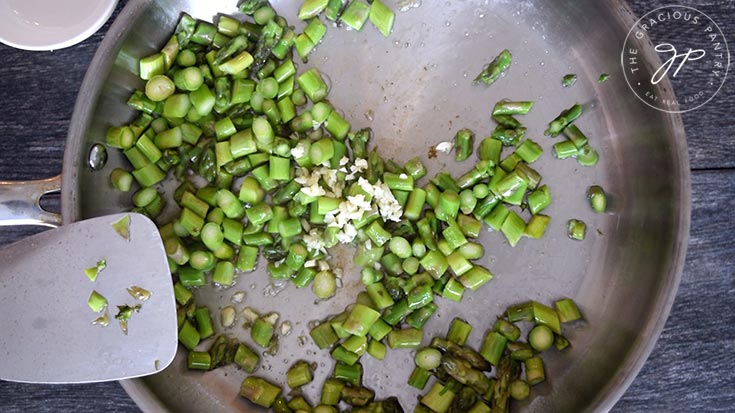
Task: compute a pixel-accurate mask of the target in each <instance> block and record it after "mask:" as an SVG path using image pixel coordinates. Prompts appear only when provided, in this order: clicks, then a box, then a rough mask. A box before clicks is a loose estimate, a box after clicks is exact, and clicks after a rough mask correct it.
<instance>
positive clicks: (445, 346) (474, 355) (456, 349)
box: [431, 337, 492, 371]
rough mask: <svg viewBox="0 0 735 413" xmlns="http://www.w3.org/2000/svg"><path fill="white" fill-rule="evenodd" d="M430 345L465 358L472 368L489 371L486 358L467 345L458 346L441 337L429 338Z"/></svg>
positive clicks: (489, 367)
mask: <svg viewBox="0 0 735 413" xmlns="http://www.w3.org/2000/svg"><path fill="white" fill-rule="evenodd" d="M431 346H432V347H434V348H438V349H439V350H442V351H445V352H447V353H449V354H450V355H451V356H453V357H458V358H461V359H463V360H466V361H467V362H469V363H470V365H471V366H472V368H475V369H477V370H480V371H490V369H491V368H492V366H491V365H490V363H488V362H487V360H485V358H484V357H482V355H480V353H478V352H477V351H475V350H473V349H471V348H469V347H467V346H460V345H458V344H457V343H454V342H451V341H449V340H446V339H443V338H441V337H434V339H432V340H431Z"/></svg>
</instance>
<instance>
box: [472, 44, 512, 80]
mask: <svg viewBox="0 0 735 413" xmlns="http://www.w3.org/2000/svg"><path fill="white" fill-rule="evenodd" d="M512 61H513V55H512V54H511V53H510V52H509V51H508V49H505V50H503V51H502V52H500V54H499V55H498V56H497V57H495V59H493V61H492V62H490V63H488V65H487V66H485V68H484V69H483V70H482V72H480V74H479V75H477V77H476V78H475V82H482V83H484V84H486V85H492V84H493V83H494V82H495V81H496V80H498V78H499V77H500V76H501V75H502V74H503V72H505V71H506V70H508V68H509V67H510V64H511V62H512Z"/></svg>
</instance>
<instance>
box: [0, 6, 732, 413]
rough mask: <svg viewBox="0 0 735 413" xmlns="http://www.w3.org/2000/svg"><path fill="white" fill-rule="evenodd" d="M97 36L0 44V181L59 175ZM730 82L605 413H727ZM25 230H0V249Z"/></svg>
mask: <svg viewBox="0 0 735 413" xmlns="http://www.w3.org/2000/svg"><path fill="white" fill-rule="evenodd" d="M596 1H597V0H596ZM122 3H124V1H121V4H119V5H118V8H117V10H116V12H115V13H118V12H119V10H120V9H121V7H122ZM668 3H669V2H668V1H664V0H657V1H644V0H635V1H632V2H631V5H632V8H633V10H634V11H635V12H636V13H637V14H638V15H642V14H644V13H646V12H648V11H650V10H652V9H654V8H656V7H660V6H662V5H665V4H668ZM680 4H683V5H688V6H692V7H696V8H698V9H700V10H702V11H703V12H705V13H707V14H709V15H710V16H711V17H712V18H713V19H715V21H717V22H718V23H719V25H720V26H721V28H722V30H723V32H724V33H725V35H726V36H727V37H728V40H730V44H731V45H735V42H733V41H732V40H733V36H732V34H733V33H734V30H733V29H735V2H733V1H715V0H711V1H707V0H682V1H680ZM108 27H109V22H108V24H107V25H105V26H104V27H103V28H102V29H101V30H100V31H98V32H97V33H96V34H95V35H93V36H92V37H91V38H89V39H88V40H86V41H84V42H83V43H81V44H78V45H76V46H73V47H70V48H67V49H63V50H59V51H55V52H40V53H38V52H27V51H21V50H16V49H11V48H9V47H7V46H5V45H0V61H1V62H3V63H2V65H0V96H1V97H2V98H1V99H0V107H1V108H2V110H0V178H2V179H4V180H23V179H38V178H44V177H48V176H52V175H54V174H56V173H58V172H59V171H60V170H61V164H62V156H63V149H64V141H65V139H66V133H67V129H68V127H69V120H70V118H71V115H72V108H73V106H74V101H75V99H76V94H77V91H78V89H79V86H80V84H81V82H82V78H83V76H84V73H85V71H86V70H87V66H88V65H89V62H90V61H91V59H92V56H93V54H94V52H95V51H96V49H97V47H98V45H99V43H100V41H101V40H102V37H103V36H104V33H105V31H106V30H107V28H108ZM734 78H735V76H733V75H732V74H731V76H730V78H729V79H728V80H727V81H726V83H725V85H724V86H723V88H722V90H720V92H719V94H718V95H717V96H716V97H715V98H714V99H712V100H711V101H710V102H709V103H708V104H707V105H706V107H704V108H702V109H699V110H695V111H691V112H687V113H685V114H684V115H683V120H684V124H685V127H686V133H687V140H688V145H689V155H690V162H691V170H692V222H691V235H690V239H689V247H688V248H689V249H688V254H687V260H686V266H685V269H684V274H683V278H682V281H681V285H680V287H679V291H678V294H677V296H676V301H675V303H674V307H673V309H672V312H671V315H670V317H669V319H668V321H667V323H666V327H665V328H664V331H663V333H662V335H661V337H660V338H659V340H658V342H657V344H656V347H655V349H654V350H653V353H652V354H651V356H650V358H649V359H648V361H647V362H646V364H645V366H644V367H643V369H642V370H641V372H640V374H639V375H638V377H637V378H636V379H635V381H634V382H633V384H632V385H631V386H630V388H629V389H628V390H627V392H626V393H625V395H624V396H623V397H622V398H621V399H620V401H619V402H618V404H617V405H616V407H615V408H614V410H613V411H615V412H687V411H698V412H704V411H707V412H713V411H718V412H719V411H721V412H725V411H728V412H732V411H735V317H733V315H732V314H733V310H735V238H734V237H735V235H734V234H735V219H733V212H734V211H735V156H733V154H735V127H734V126H733V117H735V99H734V98H733V96H735V86H734V81H733V80H734ZM686 92H687V91H686V90H677V93H681V94H685V93H686ZM34 231H36V230H32V229H28V228H3V229H2V230H0V244H6V243H8V242H11V241H12V240H16V239H18V238H20V237H22V236H24V235H28V234H30V233H33V232H34ZM0 265H2V263H0ZM0 316H2V315H0ZM7 333H8V332H3V334H7ZM69 344H71V345H81V343H69ZM139 411H140V410H139V409H138V408H137V407H136V405H135V403H134V402H133V401H132V400H131V399H130V398H129V397H128V396H127V394H126V393H125V392H124V391H123V389H122V388H121V387H120V385H119V384H118V383H116V382H112V383H102V384H88V385H61V386H44V385H28V384H18V383H9V382H0V412H18V413H29V412H59V413H62V412H63V413H66V412H69V413H72V412H73V413H92V412H95V413H96V412H139Z"/></svg>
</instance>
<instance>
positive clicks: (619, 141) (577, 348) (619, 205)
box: [62, 0, 689, 412]
mask: <svg viewBox="0 0 735 413" xmlns="http://www.w3.org/2000/svg"><path fill="white" fill-rule="evenodd" d="M272 3H273V4H274V6H275V8H276V9H277V10H278V11H279V13H280V14H282V15H284V16H285V17H286V18H287V19H288V20H289V21H290V22H292V23H295V22H296V18H295V11H296V8H297V3H299V2H285V1H273V2H272ZM389 4H393V3H391V2H389ZM180 11H187V12H189V13H190V14H192V15H193V16H194V17H197V18H201V19H206V20H211V19H212V17H213V16H214V15H216V14H217V13H218V12H233V11H235V2H234V1H224V0H210V1H208V2H196V1H181V0H160V1H150V0H141V1H136V0H131V1H130V2H129V4H128V5H127V6H126V8H125V10H124V11H123V12H122V13H121V14H120V16H119V17H118V19H117V21H116V22H115V23H114V25H113V26H112V28H111V29H110V31H109V32H108V35H107V37H106V39H105V40H104V42H103V44H102V46H101V47H100V50H99V51H98V53H97V55H96V56H95V59H94V61H93V62H92V65H91V67H90V70H89V72H88V73H87V77H86V78H85V81H84V84H83V87H82V90H81V92H80V95H79V99H78V101H77V105H76V107H75V110H74V117H73V119H72V127H71V129H70V133H69V138H68V141H67V148H66V152H65V162H64V176H63V184H62V202H63V211H62V212H63V215H64V221H65V222H71V221H74V220H78V219H82V218H85V217H91V216H96V215H101V214H105V213H111V212H117V211H120V210H122V209H124V208H126V207H127V206H129V205H130V201H129V200H128V199H127V198H128V197H127V196H125V195H122V194H119V193H117V192H114V191H113V190H112V189H111V188H110V186H109V184H108V173H109V171H110V170H111V169H112V168H114V167H116V166H118V165H122V164H123V161H122V158H121V156H120V154H119V153H113V152H111V153H110V161H109V162H108V166H107V168H106V171H108V172H104V171H103V172H96V173H94V172H92V171H91V170H89V168H87V167H86V161H85V160H86V155H87V153H88V151H89V148H90V146H91V145H93V144H94V143H97V142H101V141H103V139H104V131H105V130H106V128H107V127H108V126H110V125H114V124H120V123H123V122H125V121H128V120H129V119H131V117H132V112H131V111H130V110H129V109H128V108H127V107H126V105H125V100H126V99H127V97H128V96H129V94H130V92H131V91H132V90H133V89H134V88H140V87H142V85H143V83H142V82H141V81H140V80H139V79H137V76H136V75H135V72H136V71H137V70H136V69H135V68H136V65H137V61H136V59H138V58H140V57H141V56H145V55H148V54H150V53H152V52H154V51H156V50H158V48H160V46H161V45H162V44H163V42H164V41H165V40H166V39H167V38H168V36H169V35H170V33H171V32H172V30H173V27H174V26H175V24H176V21H177V20H178V17H179V12H180ZM397 14H398V15H397V22H396V27H395V31H394V34H393V35H392V36H391V37H390V38H388V39H384V38H382V37H381V36H380V35H379V34H378V33H377V32H376V31H375V30H373V29H372V28H370V27H369V26H366V28H365V29H363V31H362V32H360V33H355V32H346V31H344V30H335V29H332V28H330V30H329V32H328V34H327V37H326V39H325V41H324V42H323V44H322V45H321V46H319V48H318V50H317V51H316V52H315V53H314V54H313V57H312V59H311V61H310V62H309V65H307V66H311V65H315V66H318V67H320V69H322V70H323V71H324V72H326V73H327V74H328V75H329V76H330V78H331V82H332V86H333V91H332V92H331V93H330V99H331V101H332V102H333V103H334V104H335V105H336V106H337V107H338V108H340V109H341V110H343V111H344V113H345V114H346V115H347V118H348V119H349V120H350V121H351V122H352V125H353V126H354V127H363V126H371V127H372V128H373V130H374V131H375V136H376V140H375V142H376V144H377V145H378V146H379V148H380V152H381V153H382V154H383V155H384V156H386V157H392V158H393V159H395V160H397V161H399V162H404V161H406V160H408V159H409V158H411V157H413V156H415V155H421V156H422V158H423V159H424V161H425V162H426V164H427V165H428V166H429V172H430V174H432V173H435V172H438V171H449V172H452V173H461V172H464V170H466V169H468V168H469V167H470V164H469V163H464V164H459V165H458V164H456V163H455V162H454V161H453V160H451V158H450V157H449V156H440V157H439V158H437V159H433V160H428V159H427V152H428V148H429V146H431V145H432V144H435V143H437V142H439V141H442V140H449V139H450V138H451V137H452V136H453V134H454V132H456V130H458V129H460V128H462V127H469V128H471V129H473V130H475V131H476V132H477V134H478V137H481V136H486V135H489V133H490V131H491V130H492V128H493V127H494V125H493V124H492V122H491V121H489V112H490V110H491V107H492V104H493V103H494V102H496V101H497V100H500V99H502V98H511V99H514V100H533V101H535V106H534V109H533V110H532V111H531V113H530V114H529V115H527V116H525V117H523V119H522V121H523V123H524V124H525V125H527V126H528V132H527V136H528V137H530V138H532V139H534V140H536V141H537V142H539V143H541V145H542V146H543V147H544V149H545V152H546V153H545V154H544V157H543V158H542V160H540V161H539V162H538V164H536V165H535V167H537V169H538V170H539V171H540V172H541V173H542V174H543V176H544V182H545V183H546V184H548V185H549V187H550V189H551V192H552V196H553V199H554V202H553V203H552V206H551V207H550V208H549V210H548V214H549V215H550V216H552V225H551V227H550V229H549V231H548V232H547V235H546V236H545V237H544V238H543V239H542V240H540V241H531V240H524V241H522V242H521V244H520V245H519V246H518V247H516V248H510V247H509V246H507V245H506V244H505V243H504V241H503V238H502V235H500V234H497V233H484V234H483V236H482V238H481V239H482V241H483V243H484V244H485V246H486V251H487V254H486V257H485V258H484V259H483V263H484V264H486V265H487V266H488V267H489V268H490V269H491V270H492V271H493V272H494V273H495V274H496V278H495V279H494V280H493V281H492V282H491V283H489V284H488V285H487V286H485V287H484V288H482V289H481V290H479V291H477V292H476V293H474V294H469V295H468V296H466V298H465V299H464V300H463V302H462V304H461V305H450V304H449V302H447V301H446V300H442V301H441V302H440V303H439V305H440V311H439V312H438V316H437V317H435V318H434V319H432V320H431V321H430V322H429V324H428V325H427V327H426V331H427V333H425V334H424V337H425V340H428V338H429V337H431V336H433V335H436V334H444V333H445V332H446V328H447V325H448V323H449V322H450V321H451V319H452V317H453V316H461V317H463V318H465V319H468V320H469V321H471V322H472V324H473V325H475V331H474V332H473V334H472V336H471V338H470V343H478V345H479V342H480V340H481V337H482V335H483V334H484V331H485V328H487V327H488V326H489V322H488V320H490V319H491V318H492V317H493V316H494V315H497V314H499V313H500V312H501V311H502V309H504V308H505V307H506V306H507V305H508V304H511V303H515V302H518V301H522V300H527V299H538V300H540V301H543V302H547V303H548V302H551V301H552V300H553V299H556V298H558V297H561V296H569V297H572V298H574V299H575V300H576V301H577V302H578V303H579V304H580V306H581V308H582V311H583V313H584V314H585V317H586V320H587V323H586V324H585V325H584V326H581V327H577V328H574V329H571V330H570V333H569V338H570V340H571V341H572V343H573V348H572V349H571V350H570V351H569V352H568V353H566V354H564V355H557V354H549V356H547V357H545V360H546V361H547V371H548V377H549V380H548V381H547V382H545V383H544V384H542V385H540V386H536V387H535V388H534V392H533V397H531V398H530V399H529V400H528V401H527V402H525V403H524V406H523V407H524V411H533V412H541V411H598V410H606V409H609V408H610V407H611V406H612V405H613V404H614V402H615V401H616V400H617V399H618V397H619V396H620V395H621V394H622V393H623V391H624V390H625V388H626V387H627V386H628V385H629V384H630V382H631V381H632V379H633V377H634V376H635V374H636V373H637V372H638V370H639V369H640V367H641V366H642V364H643V362H644V361H645V358H646V357H647V356H648V354H649V352H650V351H651V349H652V347H653V344H654V342H655V339H656V338H657V337H658V334H659V332H660V330H661V329H662V328H663V324H664V322H665V320H666V317H667V316H668V312H669V309H670V307H671V304H672V302H673V298H674V295H675V293H676V287H677V286H678V282H679V277H680V274H681V268H682V264H683V258H684V253H685V251H684V250H685V246H686V238H687V233H688V226H689V175H688V171H689V169H688V161H687V153H686V142H685V138H684V132H683V128H682V125H681V121H680V118H679V117H678V116H671V115H668V114H665V113H662V112H658V111H655V110H653V109H650V108H649V107H647V106H645V105H644V104H643V103H641V102H639V101H638V100H637V99H636V98H635V96H634V95H633V94H632V92H631V91H630V90H629V89H628V87H627V85H626V84H625V80H624V79H623V75H622V72H621V69H620V65H619V54H620V51H621V50H620V47H621V45H622V44H623V40H624V38H625V35H626V33H627V31H628V29H629V27H630V26H631V25H632V24H633V21H634V20H635V19H634V18H633V16H632V15H631V14H630V12H629V10H628V8H627V7H626V6H625V5H623V4H621V3H620V2H564V1H551V2H533V1H524V2H515V1H497V2H487V1H479V0H477V1H465V2H451V3H450V2H436V3H435V2H424V4H423V5H421V6H420V7H417V8H411V9H409V10H408V11H406V12H398V13H397ZM503 48H508V49H510V50H511V51H512V52H513V54H514V65H513V67H512V68H511V70H510V71H509V73H508V75H507V76H506V77H505V78H504V79H501V81H499V82H497V83H496V84H495V85H493V86H492V87H490V88H485V87H479V86H474V85H472V82H471V80H472V77H474V75H475V74H476V73H477V72H478V71H479V70H480V69H481V67H482V66H483V65H484V64H485V63H486V62H487V61H488V60H489V59H491V58H492V56H494V55H496V54H497V53H498V52H499V51H500V50H502V49H503ZM650 52H651V51H650V50H648V51H645V53H644V57H645V59H646V60H645V61H646V62H647V63H648V64H649V67H650V66H651V63H652V62H655V61H656V60H655V59H656V58H655V56H653V55H652V54H651V53H650ZM602 72H607V73H610V74H611V75H612V77H611V79H610V80H609V81H608V82H607V83H604V84H598V83H597V82H596V79H597V77H598V76H599V74H600V73H602ZM566 73H577V75H578V77H579V80H578V81H577V83H576V84H575V86H574V87H572V88H570V89H562V88H561V86H560V79H561V77H562V76H563V75H564V74H566ZM669 91H670V88H669ZM669 93H670V92H669ZM575 102H579V103H583V104H584V105H585V109H586V113H585V115H583V116H582V118H581V119H580V120H579V121H578V122H577V123H578V125H579V126H580V128H581V129H582V130H584V131H585V132H586V133H587V134H588V135H589V136H590V137H591V139H592V142H593V145H594V146H595V147H596V148H597V149H598V150H599V151H600V154H601V161H600V163H599V164H598V166H597V167H595V168H582V167H579V166H578V165H577V163H576V162H574V161H573V160H567V161H559V160H554V159H552V157H551V155H550V149H551V145H553V143H554V142H555V140H552V139H549V138H546V137H544V136H543V130H544V129H545V126H546V123H547V122H548V121H549V120H550V119H552V118H553V117H555V116H556V115H557V114H558V113H559V112H560V111H561V110H562V109H564V108H567V107H569V106H571V105H572V104H574V103H575ZM369 110H372V111H373V113H374V115H373V116H372V117H373V120H372V121H370V120H368V119H367V118H366V117H365V116H364V114H365V113H366V112H367V111H369ZM593 184H599V185H602V186H603V187H604V188H605V189H606V191H607V192H609V193H610V194H611V202H610V213H608V214H605V215H595V214H593V213H592V212H591V211H590V210H589V208H588V206H587V203H586V200H585V191H586V188H587V187H588V186H589V185H593ZM570 218H579V219H582V220H584V221H585V222H587V224H588V227H589V228H590V231H589V234H588V238H587V239H586V240H585V241H584V242H582V243H578V242H573V241H571V240H569V239H567V238H566V235H565V223H566V220H567V219H570ZM350 257H351V254H350V252H349V250H346V251H342V252H338V253H337V254H335V262H337V263H339V264H341V265H342V266H343V267H344V270H345V274H346V275H345V287H344V288H343V290H342V291H340V293H339V294H338V297H336V298H335V299H333V300H330V301H328V302H325V303H320V304H318V305H314V303H313V296H312V295H311V294H310V293H308V292H307V293H305V294H304V293H303V292H297V291H295V289H294V288H293V287H289V288H287V289H286V290H284V291H283V292H281V293H280V294H278V296H276V297H265V296H264V294H263V290H264V288H265V287H266V284H267V282H266V280H265V278H266V275H265V272H264V271H258V272H256V273H254V274H251V275H245V276H241V278H240V281H239V284H238V285H237V286H236V287H235V289H236V290H240V289H241V290H245V291H246V292H247V294H248V295H247V298H246V303H247V304H248V305H250V306H253V307H254V308H256V309H258V310H260V311H263V312H265V311H279V312H280V313H281V315H282V319H284V320H290V321H292V322H293V323H294V327H295V328H294V330H293V332H292V333H291V335H290V336H288V337H285V338H283V339H282V340H281V350H280V352H279V354H278V356H276V357H272V358H270V357H265V358H264V364H263V367H262V368H261V369H260V371H259V373H260V374H262V375H264V376H266V377H271V378H273V379H274V380H277V381H281V382H283V381H284V380H283V379H284V374H285V371H286V369H287V367H288V366H289V365H290V364H291V363H292V362H293V361H295V360H297V359H299V358H306V359H309V360H314V361H317V362H320V363H324V364H320V367H319V368H318V369H317V379H316V380H315V382H314V383H316V384H318V385H319V386H320V385H321V382H322V379H323V377H326V376H327V375H328V374H330V373H331V367H330V366H331V363H330V362H329V360H328V357H324V354H323V352H319V351H318V350H317V349H316V347H315V346H313V345H312V344H311V343H310V340H309V339H307V340H306V341H307V344H306V345H304V346H303V347H302V346H299V344H298V337H299V336H301V335H306V334H307V331H308V327H307V324H308V322H309V321H311V320H316V319H320V318H324V317H325V316H327V315H329V314H333V313H336V312H338V311H341V310H342V309H343V308H344V306H345V305H346V304H348V303H350V302H352V301H354V296H355V295H356V294H357V291H359V289H358V288H357V287H358V285H359V278H358V276H357V275H356V274H357V270H356V269H355V268H354V266H352V265H351V264H350V262H351V260H350ZM231 292H232V290H230V291H212V290H203V291H200V292H198V294H197V296H198V299H199V302H201V303H202V304H205V305H208V306H209V307H210V309H211V310H212V312H213V314H217V313H218V311H219V309H220V308H221V307H222V306H225V305H229V297H230V295H231ZM304 314H308V316H306V317H304V316H303V315H304ZM231 333H232V334H237V335H239V336H240V338H242V339H243V340H245V341H247V340H249V338H246V336H247V332H245V331H244V330H240V329H237V330H234V331H231ZM389 354H390V355H389V357H388V358H387V360H386V361H385V362H383V363H373V362H372V360H370V358H369V357H367V358H366V359H368V360H366V361H365V362H364V364H365V371H366V375H365V382H366V385H367V386H368V387H371V388H373V389H375V390H376V392H377V393H378V394H379V395H381V394H382V395H385V396H387V395H389V394H395V393H396V391H398V390H397V389H402V390H400V391H398V393H399V394H400V396H401V398H402V400H403V401H404V406H406V407H408V406H412V405H413V403H414V400H415V396H416V394H417V393H416V392H414V391H413V390H408V387H407V386H406V385H405V384H404V383H405V381H406V378H407V376H408V374H409V373H410V370H411V368H412V366H411V364H410V352H409V351H407V350H402V351H391V352H389ZM184 364H185V361H184V358H183V357H178V358H177V359H176V360H175V361H174V363H173V364H172V366H170V367H169V368H168V369H166V370H165V371H164V372H163V373H161V374H159V375H156V376H153V377H149V378H146V379H142V380H133V381H128V382H125V383H123V385H124V386H125V388H126V389H127V390H128V392H130V394H131V395H132V396H133V397H134V398H135V399H136V401H137V402H138V403H139V405H140V406H141V407H142V408H143V410H145V411H164V410H168V411H207V412H219V411H222V412H224V411H228V412H231V411H251V410H252V407H251V406H249V405H248V404H247V403H246V402H244V401H243V400H241V399H239V398H238V397H237V396H236V393H237V389H238V387H239V383H240V381H241V380H242V378H243V377H244V374H243V373H242V372H240V371H237V370H236V369H231V368H223V369H218V370H216V371H212V372H207V373H204V374H201V373H196V372H195V373H191V372H188V371H186V369H185V367H184ZM396 367H398V368H396ZM316 384H315V385H313V388H316V387H317V386H316Z"/></svg>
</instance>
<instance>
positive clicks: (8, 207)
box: [0, 175, 61, 228]
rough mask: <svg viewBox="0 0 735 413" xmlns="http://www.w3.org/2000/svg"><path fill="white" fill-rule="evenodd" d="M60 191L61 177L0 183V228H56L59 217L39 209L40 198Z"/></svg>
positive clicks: (58, 224)
mask: <svg viewBox="0 0 735 413" xmlns="http://www.w3.org/2000/svg"><path fill="white" fill-rule="evenodd" d="M60 190H61V175H57V176H55V177H53V178H48V179H39V180H37V181H17V182H8V181H0V227H2V226H15V225H40V226H44V227H52V228H55V227H58V226H60V225H61V215H59V214H55V213H53V212H48V211H46V210H45V209H43V208H41V197H42V196H44V195H46V194H48V193H52V192H59V191H60Z"/></svg>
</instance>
